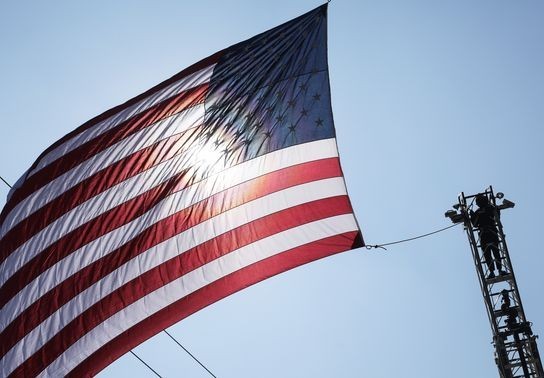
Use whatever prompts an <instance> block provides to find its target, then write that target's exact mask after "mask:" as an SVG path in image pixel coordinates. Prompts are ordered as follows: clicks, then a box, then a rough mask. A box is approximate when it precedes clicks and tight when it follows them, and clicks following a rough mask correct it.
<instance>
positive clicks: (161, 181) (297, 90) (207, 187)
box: [0, 5, 363, 377]
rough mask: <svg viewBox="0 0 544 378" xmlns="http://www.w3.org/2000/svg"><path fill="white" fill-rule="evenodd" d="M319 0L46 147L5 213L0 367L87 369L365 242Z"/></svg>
mask: <svg viewBox="0 0 544 378" xmlns="http://www.w3.org/2000/svg"><path fill="white" fill-rule="evenodd" d="M326 11H327V7H326V5H324V6H321V7H319V8H316V9H314V10H313V11H311V12H308V13H306V14H304V15H302V16H300V17H298V18H296V19H294V20H291V21H289V22H287V23H285V24H283V25H280V26H278V27H276V28H274V29H271V30H269V31H267V32H265V33H262V34H259V35H257V36H255V37H253V38H251V39H249V40H247V41H244V42H241V43H239V44H236V45H234V46H231V47H229V48H227V49H225V50H222V51H220V52H217V53H216V54H214V55H211V56H210V57H208V58H206V59H204V60H202V61H200V62H198V63H196V64H194V65H192V66H191V67H189V68H187V69H185V70H183V71H182V72H180V73H179V74H177V75H175V76H173V77H172V78H170V79H168V80H166V81H165V82H163V83H161V84H159V85H157V86H155V87H154V88H152V89H150V90H149V91H147V92H145V93H143V94H141V95H139V96H137V97H135V98H133V99H131V100H129V101H127V102H126V103H124V104H122V105H120V106H117V107H115V108H113V109H111V110H109V111H107V112H105V113H103V114H102V115H100V116H98V117H96V118H94V119H92V120H90V121H88V122H87V123H85V124H84V125H82V126H81V127H79V128H77V129H76V130H74V131H73V132H71V133H69V134H68V135H66V136H64V137H63V138H61V139H60V140H58V141H57V142H56V143H54V144H53V145H52V146H50V147H49V148H48V149H47V150H45V151H44V152H43V153H42V154H41V155H40V156H39V157H38V159H37V160H36V161H35V163H34V164H33V165H32V166H31V167H30V168H29V169H28V170H27V172H26V173H25V174H24V175H23V176H22V177H21V179H20V180H19V181H18V182H17V183H16V185H15V186H14V188H13V189H12V190H11V191H10V194H9V197H8V201H7V203H6V205H5V207H4V209H3V210H2V213H1V214H0V224H1V229H0V348H1V353H0V356H1V360H0V369H1V370H0V371H1V375H2V376H43V377H46V376H52V377H58V376H64V375H71V376H74V377H80V376H89V375H94V374H96V373H97V372H99V371H100V370H102V369H103V368H104V367H105V366H107V365H108V364H110V363H111V362H112V361H114V360H115V359H117V358H118V357H120V356H121V355H123V354H124V353H126V352H127V351H129V350H130V349H132V348H134V347H135V346H136V345H138V344H140V343H141V342H143V341H145V340H146V339H148V338H150V337H151V336H153V335H155V334H156V333H157V332H160V331H161V330H163V329H164V328H166V327H169V326H170V325H172V324H174V323H176V322H178V321H179V320H181V319H183V318H185V317H187V316H189V315H191V314H192V313H194V312H196V311H198V310H200V309H202V308H204V307H206V306H208V305H210V304H212V303H214V302H216V301H218V300H220V299H221V298H224V297H226V296H228V295H230V294H232V293H234V292H236V291H239V290H241V289H243V288H245V287H247V286H249V285H252V284H254V283H257V282H259V281H261V280H263V279H266V278H268V277H271V276H273V275H275V274H278V273H281V272H284V271H286V270H288V269H291V268H294V267H296V266H299V265H302V264H305V263H308V262H310V261H314V260H316V259H320V258H323V257H325V256H329V255H332V254H335V253H339V252H342V251H346V250H350V249H353V248H357V247H361V246H362V245H363V240H362V237H361V233H360V230H359V227H358V225H357V222H356V220H355V217H354V215H353V210H352V207H351V204H350V201H349V198H348V195H347V192H346V187H345V183H344V178H343V176H342V171H341V168H340V163H339V158H338V151H337V146H336V139H335V130H334V125H333V118H332V110H331V99H330V89H329V76H328V67H327V43H326V38H327V36H326V33H327V30H326Z"/></svg>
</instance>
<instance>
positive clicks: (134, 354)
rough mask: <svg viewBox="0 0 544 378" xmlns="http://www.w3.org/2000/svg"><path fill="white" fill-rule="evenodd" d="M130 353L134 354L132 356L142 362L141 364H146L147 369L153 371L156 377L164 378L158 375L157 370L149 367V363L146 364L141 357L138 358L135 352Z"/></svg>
mask: <svg viewBox="0 0 544 378" xmlns="http://www.w3.org/2000/svg"><path fill="white" fill-rule="evenodd" d="M130 353H132V355H133V356H134V357H136V358H137V359H138V360H140V362H141V363H142V364H144V365H145V366H147V368H148V369H149V370H151V371H152V372H153V373H155V375H156V376H157V377H159V378H162V376H161V375H160V374H159V373H157V372H156V371H155V369H153V368H152V367H151V366H149V364H148V363H147V362H145V361H144V360H142V359H141V358H140V356H138V355H137V354H136V353H135V352H134V351H133V350H131V351H130Z"/></svg>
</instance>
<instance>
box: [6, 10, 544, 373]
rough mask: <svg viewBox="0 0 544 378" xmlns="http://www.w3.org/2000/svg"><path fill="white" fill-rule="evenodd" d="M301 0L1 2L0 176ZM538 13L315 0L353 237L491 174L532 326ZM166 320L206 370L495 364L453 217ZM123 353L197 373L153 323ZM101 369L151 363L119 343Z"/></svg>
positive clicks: (542, 101) (537, 319)
mask: <svg viewBox="0 0 544 378" xmlns="http://www.w3.org/2000/svg"><path fill="white" fill-rule="evenodd" d="M319 4H320V2H317V1H310V0H308V1H287V0H276V1H269V2H257V1H215V2H214V1H208V0H201V1H194V2H181V1H166V0H164V1H121V0H119V1H92V2H91V1H89V2H75V1H57V2H44V1H30V2H29V1H24V2H2V4H1V5H0V51H1V52H2V58H1V59H0V85H1V91H0V114H1V117H2V122H1V125H0V129H1V133H0V174H1V175H2V176H3V177H5V178H6V179H8V180H9V181H11V182H15V180H16V179H17V178H18V177H19V176H20V175H21V174H22V173H23V172H24V171H25V169H26V168H27V167H28V166H29V165H30V164H31V163H32V162H33V161H34V159H35V158H36V157H37V155H38V154H39V153H40V152H41V151H42V150H43V149H44V148H46V147H47V146H48V145H49V144H51V143H52V142H54V141H55V140H56V139H58V138H59V137H61V136H62V135H64V134H65V133H67V132H69V131H70V130H72V129H73V128H75V127H77V126H78V125H80V124H81V123H83V122H85V121H86V120H88V119H89V118H91V117H93V116H95V115H97V114H99V113H101V112H102V111H104V110H107V109H108V108H110V107H112V106H114V105H117V104H119V103H121V102H124V101H125V100H127V99H129V98H131V97H133V96H134V95H136V94H138V93H140V92H142V91H143V90H145V89H148V88H149V87H151V86H153V85H154V84H156V83H158V82H160V81H162V80H164V79H166V78H168V77H170V76H171V75H173V74H174V73H176V72H178V71H180V70H181V69H183V68H184V67H186V66H188V65H190V64H192V63H194V62H196V61H197V60H199V59H201V58H203V57H205V56H207V55H209V54H211V53H213V52H215V51H217V50H219V49H222V48H224V47H226V46H229V45H231V44H233V43H236V42H239V41H241V40H244V39H247V38H249V37H251V36H253V35H255V34H257V33H259V32H262V31H264V30H266V29H269V28H271V27H273V26H275V25H278V24H280V23H282V22H284V21H286V20H288V19H290V18H293V17H295V16H297V15H299V14H302V13H304V12H305V11H307V10H310V9H312V8H314V7H316V6H318V5H319ZM543 19H544V2H542V1H539V0H526V1H512V0H508V1H506V0H481V1H477V2H475V1H469V0H455V1H453V0H448V1H431V0H428V1H422V0H421V1H420V0H413V1H405V0H397V1H393V0H381V1H342V0H334V1H333V2H332V3H331V4H330V8H329V65H330V76H331V85H332V101H333V110H334V115H335V123H336V129H337V135H338V144H339V148H340V153H341V158H342V163H343V169H344V172H345V176H346V180H347V184H348V190H349V192H350V194H351V198H352V202H353V205H354V208H355V212H356V215H357V217H358V220H359V222H360V224H361V227H362V228H363V233H364V236H365V239H366V241H367V242H368V243H370V244H376V243H384V242H388V241H392V240H397V239H402V238H404V237H409V236H412V235H416V234H420V233H425V232H428V231H431V230H434V229H437V228H440V227H444V226H447V225H448V222H447V221H446V219H445V218H444V217H443V213H444V211H445V210H446V209H447V208H448V207H449V206H450V205H451V204H453V203H454V202H455V201H456V198H457V194H458V193H459V192H461V191H465V192H467V193H473V192H477V191H480V190H482V189H484V188H485V187H486V186H487V185H489V184H492V185H494V187H495V189H497V190H500V191H503V192H505V193H506V196H507V198H509V199H511V200H513V201H515V202H516V207H515V209H513V210H509V211H507V212H504V213H503V223H504V225H505V230H506V233H507V240H508V242H509V248H510V250H511V255H512V259H513V263H514V268H515V270H516V274H517V279H518V284H519V287H520V289H521V294H522V298H523V301H524V305H525V311H526V314H527V317H528V318H529V320H531V321H533V322H534V328H533V330H534V331H535V332H536V333H537V334H540V335H541V336H543V339H542V340H544V301H543V299H542V288H544V274H543V270H544V251H543V247H542V245H541V241H540V239H539V236H538V235H540V234H541V233H542V230H541V228H542V223H543V222H542V214H544V205H543V201H542V199H541V198H540V194H541V193H540V190H541V189H542V188H543V187H544V178H543V170H542V164H543V163H544V149H543V148H542V143H543V141H544V23H543V21H542V20H543ZM6 194H7V190H6V188H5V187H3V186H2V187H0V196H1V197H2V198H5V195H6ZM3 201H4V200H2V204H3V203H4V202H3ZM171 332H172V333H173V334H174V335H175V336H176V337H177V338H178V339H179V340H181V341H182V342H183V343H184V344H185V345H186V346H187V347H188V348H189V349H190V350H191V351H193V352H194V353H195V354H196V355H197V356H198V357H200V358H201V359H202V360H203V361H204V362H205V363H206V364H207V365H208V366H209V367H210V368H211V369H212V370H213V371H214V372H215V373H216V375H217V376H218V377H220V378H227V377H233V378H234V377H237V378H238V377H243V378H245V377H248V378H254V377H259V378H266V377H286V378H290V377H297V378H298V377H312V378H315V377H372V378H381V377H385V378H389V377H410V378H411V377H414V378H415V377H417V378H434V377H444V378H458V377H469V378H470V377H475V378H481V377H484V378H485V377H496V376H497V375H498V373H497V370H496V367H495V364H494V360H493V348H492V346H491V331H490V327H489V325H488V321H487V317H486V313H485V308H484V303H483V300H482V298H481V294H480V289H479V286H478V282H477V278H476V273H475V270H474V267H473V265H472V260H471V256H470V251H469V247H468V243H467V240H466V237H465V235H464V234H463V233H462V230H461V229H460V228H458V229H452V230H448V231H446V232H444V233H441V234H439V235H435V236H433V237H430V238H427V239H422V240H419V241H415V242H412V243H408V244H402V245H398V246H394V247H391V248H390V249H389V250H388V251H387V252H383V251H380V250H377V251H376V250H373V251H367V250H365V249H362V250H356V251H351V252H348V253H343V254H340V255H337V256H334V257H331V258H327V259H324V260H320V261H318V262H316V263H312V264H309V265H306V266H303V267H300V268H298V269H295V270H292V271H290V272H287V273H284V274H281V275H279V276H276V277H274V278H272V279H270V280H267V281H265V282H262V283H260V284H258V285H255V286H253V287H251V288H249V289H246V290H244V291H242V292H240V293H237V294H235V295H233V296H231V297H229V298H227V299H224V300H222V301H220V302H218V303H216V304H214V305H212V306H210V307H208V308H206V309H205V310H203V311H200V312H199V313H197V314H195V315H193V316H191V317H190V318H188V319H186V320H184V321H182V322H181V323H179V324H177V325H176V326H174V327H173V328H171ZM539 345H540V348H541V350H543V351H544V344H543V342H542V341H541V342H540V344H539ZM136 351H137V353H139V355H140V356H141V357H143V358H144V359H145V360H146V361H148V362H149V363H150V364H151V365H152V366H153V367H155V368H156V369H157V370H158V371H159V372H160V373H161V374H162V375H163V376H166V377H197V378H198V377H206V376H207V375H206V373H205V372H204V371H203V370H202V369H201V368H200V367H199V366H197V365H196V364H195V363H194V362H192V361H191V360H190V359H189V358H188V357H187V356H186V355H185V354H184V353H183V352H182V351H180V350H179V349H178V348H177V347H176V346H175V344H173V343H172V342H171V341H170V340H168V339H167V338H166V337H165V336H164V335H158V336H156V337H155V338H153V339H151V340H149V341H148V342H146V343H144V344H142V345H141V346H139V347H138V348H136ZM101 376H102V377H121V376H131V377H151V375H150V373H149V371H147V370H146V369H145V368H144V367H143V366H142V365H140V363H139V362H138V361H137V360H135V359H134V357H133V356H131V355H125V356H124V357H122V358H121V359H119V360H118V361H116V362H115V363H114V364H112V365H111V366H109V367H108V368H107V369H106V370H104V371H103V373H102V374H101Z"/></svg>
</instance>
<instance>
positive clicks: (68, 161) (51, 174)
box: [0, 83, 208, 223]
mask: <svg viewBox="0 0 544 378" xmlns="http://www.w3.org/2000/svg"><path fill="white" fill-rule="evenodd" d="M207 90H208V84H207V83H206V84H202V85H200V86H198V87H196V88H192V89H190V90H188V91H185V92H183V93H180V94H178V95H176V96H174V97H171V98H169V99H168V100H166V101H163V102H162V103H160V104H158V105H156V106H154V107H151V108H149V109H147V110H145V111H144V112H142V113H140V114H138V115H136V116H135V117H133V118H130V119H128V120H126V121H124V122H123V123H121V124H120V125H118V126H116V127H114V128H112V129H110V130H108V131H106V132H104V133H103V134H100V135H99V136H98V137H96V138H94V139H92V140H89V141H88V142H86V143H83V144H82V145H80V146H79V147H77V148H75V149H73V150H72V151H70V152H68V153H66V154H64V155H63V156H62V157H60V158H59V159H57V160H56V161H55V162H53V163H51V164H49V165H47V166H45V167H44V168H43V169H41V170H39V171H38V172H36V173H35V174H34V175H32V176H30V177H29V178H28V179H27V180H26V181H25V182H24V183H23V185H22V186H21V187H19V188H18V189H17V190H15V192H14V193H13V195H12V196H11V198H10V200H9V201H8V203H7V204H6V206H5V207H4V209H3V211H2V214H0V223H1V222H2V221H3V220H4V219H5V217H6V216H7V214H8V213H9V212H10V211H11V210H12V209H13V208H14V207H15V206H16V205H17V204H19V203H20V202H21V201H23V200H24V199H25V198H26V197H28V196H29V195H31V194H32V193H34V192H35V191H36V190H38V189H40V188H41V187H43V186H45V185H46V184H48V183H49V182H51V181H52V180H54V179H55V178H57V177H59V176H61V175H62V174H64V173H66V172H67V171H69V170H70V169H72V168H74V167H76V166H77V165H79V164H81V163H82V162H84V161H85V160H87V159H89V158H91V157H92V156H94V155H96V154H98V153H100V152H102V151H104V150H105V149H106V148H108V147H110V146H113V145H114V144H116V143H118V142H119V141H121V140H122V139H124V138H126V137H128V136H129V135H132V134H134V133H135V132H137V131H138V130H142V129H144V128H146V127H148V126H150V125H152V124H154V123H156V122H158V121H160V120H162V119H165V118H168V117H170V116H172V115H174V114H177V113H179V112H181V111H183V110H186V109H188V108H190V107H192V106H195V105H197V104H200V103H202V102H204V99H205V97H206V93H207Z"/></svg>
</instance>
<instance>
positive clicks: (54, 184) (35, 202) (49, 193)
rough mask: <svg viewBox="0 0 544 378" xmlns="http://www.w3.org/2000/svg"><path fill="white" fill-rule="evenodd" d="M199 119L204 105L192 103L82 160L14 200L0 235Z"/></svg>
mask: <svg viewBox="0 0 544 378" xmlns="http://www.w3.org/2000/svg"><path fill="white" fill-rule="evenodd" d="M203 120H204V105H203V104H201V105H197V106H194V107H192V108H189V109H187V110H184V111H182V112H180V113H178V114H176V115H173V116H171V117H168V118H166V119H163V120H161V121H158V122H156V123H155V124H153V125H152V126H150V127H147V128H145V129H142V130H140V131H138V132H137V133H135V134H133V135H130V136H129V137H127V138H125V139H122V140H121V141H119V142H118V143H116V144H114V145H113V146H110V147H108V148H106V149H105V150H104V151H102V152H99V153H98V154H96V155H94V156H93V157H91V158H89V159H87V160H85V161H84V162H83V163H81V164H79V165H78V166H76V167H74V168H72V169H70V170H69V171H67V172H66V173H64V174H62V175H61V176H59V177H57V178H55V179H54V180H52V181H50V182H49V183H47V184H46V185H44V186H43V187H41V188H40V189H38V190H37V191H35V192H34V193H32V194H31V195H29V196H28V197H26V198H25V199H24V200H23V201H21V202H20V203H18V204H17V205H16V206H15V207H14V208H13V209H12V210H11V211H10V212H9V214H8V215H7V216H6V219H5V220H4V223H3V224H2V230H1V231H0V237H3V236H4V235H5V234H6V233H7V232H8V231H9V230H10V229H12V228H13V227H15V226H16V225H17V223H19V222H21V221H22V220H24V219H25V218H26V217H28V216H30V215H31V214H32V213H33V212H35V211H36V210H38V209H40V208H41V207H43V206H45V205H47V204H48V203H49V202H51V201H52V200H54V199H55V198H57V197H58V196H60V195H62V194H63V193H64V192H65V191H67V190H69V189H70V188H72V187H74V186H75V185H77V184H79V183H80V182H81V181H83V180H85V179H86V178H89V177H90V176H92V175H93V174H95V173H97V172H98V171H100V170H101V169H104V168H107V167H109V166H110V165H112V164H113V163H115V162H117V161H119V160H121V159H123V158H125V157H127V156H129V155H132V154H133V153H135V152H138V151H140V150H142V149H144V148H146V147H149V146H151V145H153V144H155V143H157V142H159V141H161V140H164V139H167V138H169V137H171V136H173V135H176V134H179V133H181V132H183V131H186V130H188V129H191V128H193V127H196V126H199V125H200V124H201V123H202V122H203Z"/></svg>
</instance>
